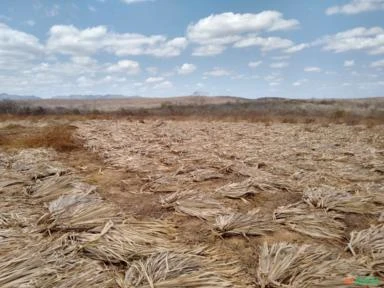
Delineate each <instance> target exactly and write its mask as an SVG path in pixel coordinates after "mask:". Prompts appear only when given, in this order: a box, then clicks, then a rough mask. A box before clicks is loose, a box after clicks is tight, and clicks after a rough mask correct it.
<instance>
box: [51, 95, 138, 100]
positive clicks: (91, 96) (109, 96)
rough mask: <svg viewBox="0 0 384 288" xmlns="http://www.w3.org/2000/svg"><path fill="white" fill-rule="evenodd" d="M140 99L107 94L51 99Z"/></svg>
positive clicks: (55, 97) (66, 96)
mask: <svg viewBox="0 0 384 288" xmlns="http://www.w3.org/2000/svg"><path fill="white" fill-rule="evenodd" d="M138 98H142V97H141V96H124V95H115V94H106V95H63V96H54V97H52V98H51V99H61V100H99V99H138Z"/></svg>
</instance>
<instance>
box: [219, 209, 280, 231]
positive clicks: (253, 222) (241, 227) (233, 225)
mask: <svg viewBox="0 0 384 288" xmlns="http://www.w3.org/2000/svg"><path fill="white" fill-rule="evenodd" d="M214 228H215V230H217V231H218V232H219V233H220V234H221V235H244V236H246V235H252V236H259V235H266V234H267V233H269V232H273V231H275V230H277V229H278V226H277V224H276V223H275V222H274V220H273V219H272V218H271V217H265V216H261V215H258V214H257V213H248V214H241V213H231V214H226V215H219V216H217V217H216V222H215V224H214Z"/></svg>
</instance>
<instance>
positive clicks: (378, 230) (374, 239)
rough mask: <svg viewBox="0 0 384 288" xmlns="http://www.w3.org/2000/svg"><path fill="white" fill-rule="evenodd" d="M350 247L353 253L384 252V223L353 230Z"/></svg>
mask: <svg viewBox="0 0 384 288" xmlns="http://www.w3.org/2000/svg"><path fill="white" fill-rule="evenodd" d="M348 249H349V250H350V251H351V252H352V254H353V255H356V254H358V253H362V254H368V255H369V254H372V253H383V252H384V225H377V226H372V227H370V228H368V229H365V230H361V231H358V232H357V231H352V232H351V238H350V240H349V243H348Z"/></svg>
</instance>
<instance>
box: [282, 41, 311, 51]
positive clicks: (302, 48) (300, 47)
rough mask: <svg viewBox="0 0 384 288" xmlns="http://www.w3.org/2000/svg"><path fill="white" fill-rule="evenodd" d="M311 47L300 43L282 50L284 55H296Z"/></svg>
mask: <svg viewBox="0 0 384 288" xmlns="http://www.w3.org/2000/svg"><path fill="white" fill-rule="evenodd" d="M310 46H311V45H310V44H308V43H301V44H298V45H294V46H292V47H289V48H287V49H285V50H284V52H285V53H296V52H299V51H301V50H304V49H306V48H308V47H310Z"/></svg>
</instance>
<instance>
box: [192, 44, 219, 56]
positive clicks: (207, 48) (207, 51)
mask: <svg viewBox="0 0 384 288" xmlns="http://www.w3.org/2000/svg"><path fill="white" fill-rule="evenodd" d="M224 50H225V46H222V45H212V44H210V45H203V46H199V47H197V48H195V49H194V51H193V53H192V55H193V56H215V55H219V54H221V53H222V52H223V51H224Z"/></svg>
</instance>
